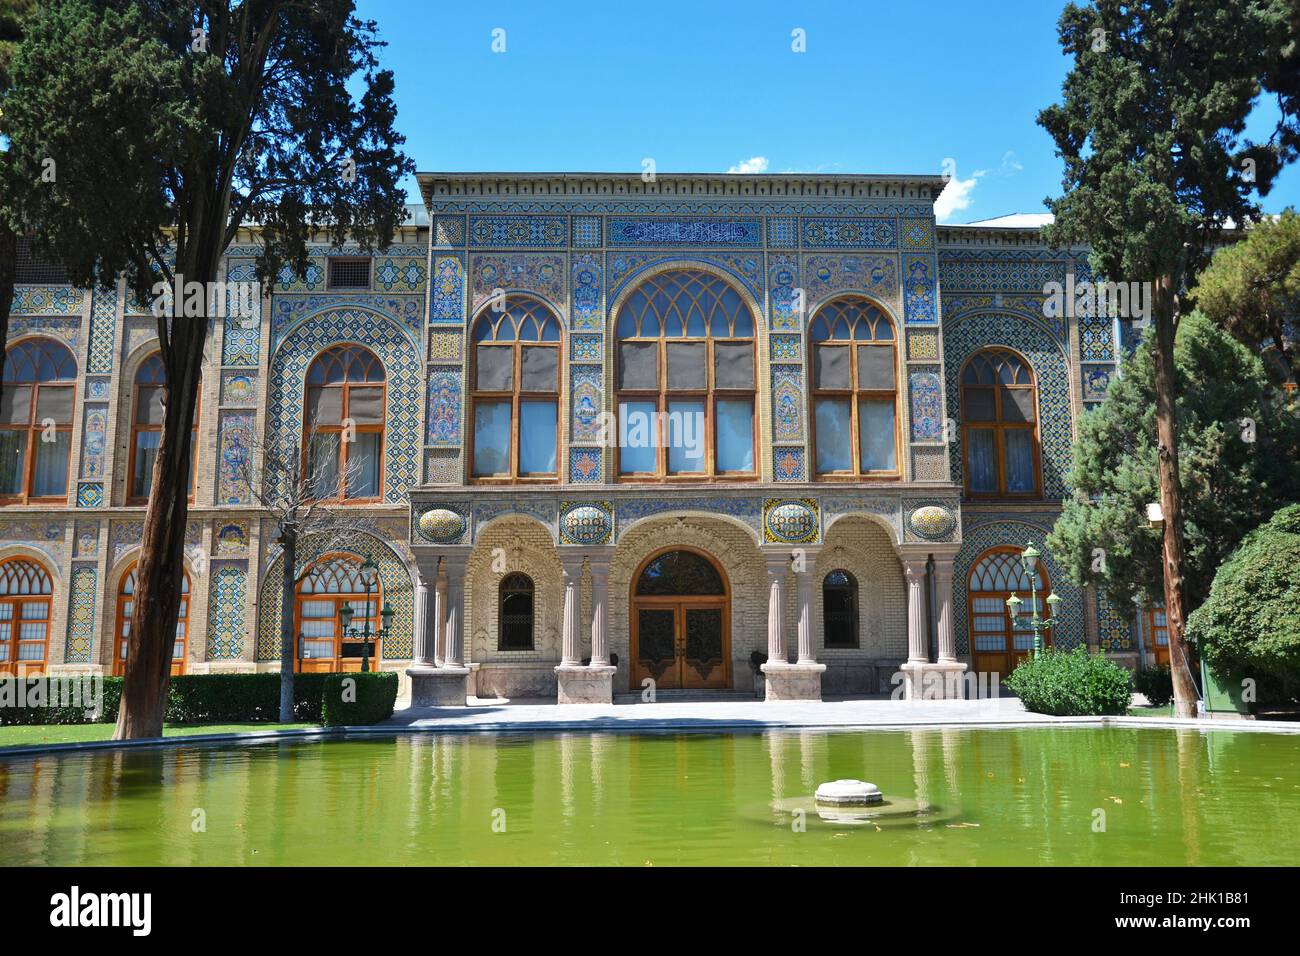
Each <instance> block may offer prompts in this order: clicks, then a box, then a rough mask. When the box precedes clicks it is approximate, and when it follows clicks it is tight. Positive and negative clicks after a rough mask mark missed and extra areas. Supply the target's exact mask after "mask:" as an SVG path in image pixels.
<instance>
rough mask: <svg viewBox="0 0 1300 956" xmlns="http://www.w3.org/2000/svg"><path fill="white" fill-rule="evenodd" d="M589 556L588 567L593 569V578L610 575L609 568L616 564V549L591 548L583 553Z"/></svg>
mask: <svg viewBox="0 0 1300 956" xmlns="http://www.w3.org/2000/svg"><path fill="white" fill-rule="evenodd" d="M583 553H584V554H586V556H587V566H588V567H590V568H591V574H592V577H599V576H601V575H608V574H609V566H610V565H611V564H613V563H614V549H613V548H612V547H609V548H590V549H588V550H587V551H585V552H583Z"/></svg>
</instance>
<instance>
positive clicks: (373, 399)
mask: <svg viewBox="0 0 1300 956" xmlns="http://www.w3.org/2000/svg"><path fill="white" fill-rule="evenodd" d="M348 417H349V418H351V419H352V420H353V421H354V422H356V423H357V424H358V425H378V424H379V423H380V422H382V421H383V420H384V390H383V389H382V388H352V389H349V390H348Z"/></svg>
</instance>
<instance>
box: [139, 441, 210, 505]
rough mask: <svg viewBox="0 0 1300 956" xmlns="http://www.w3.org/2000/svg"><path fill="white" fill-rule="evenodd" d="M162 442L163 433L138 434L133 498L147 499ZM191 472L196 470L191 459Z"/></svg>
mask: <svg viewBox="0 0 1300 956" xmlns="http://www.w3.org/2000/svg"><path fill="white" fill-rule="evenodd" d="M161 441H162V432H136V433H135V452H134V454H133V458H134V460H133V462H132V467H133V468H134V469H135V471H134V472H133V474H132V478H133V480H132V482H131V497H132V498H147V497H148V496H149V483H150V482H151V481H152V480H153V463H154V459H156V458H157V457H158V443H159V442H161ZM190 470H191V471H193V470H194V465H193V461H192V459H191V464H190Z"/></svg>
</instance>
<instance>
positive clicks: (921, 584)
mask: <svg viewBox="0 0 1300 956" xmlns="http://www.w3.org/2000/svg"><path fill="white" fill-rule="evenodd" d="M925 563H926V562H925V559H924V558H917V559H908V560H906V561H905V562H904V564H903V576H904V577H906V578H907V662H908V663H909V664H928V663H929V662H930V650H929V648H928V647H927V646H926V645H927V644H928V643H929V642H928V641H927V640H926V633H925Z"/></svg>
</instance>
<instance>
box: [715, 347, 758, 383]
mask: <svg viewBox="0 0 1300 956" xmlns="http://www.w3.org/2000/svg"><path fill="white" fill-rule="evenodd" d="M713 384H714V386H715V387H717V388H753V387H754V347H753V346H752V345H750V344H749V343H748V342H717V343H715V344H714V346H713Z"/></svg>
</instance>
